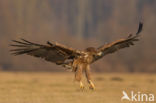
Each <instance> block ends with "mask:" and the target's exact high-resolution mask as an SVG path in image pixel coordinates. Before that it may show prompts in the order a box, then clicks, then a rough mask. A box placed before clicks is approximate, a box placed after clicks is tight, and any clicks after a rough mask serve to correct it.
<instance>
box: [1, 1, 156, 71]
mask: <svg viewBox="0 0 156 103" xmlns="http://www.w3.org/2000/svg"><path fill="white" fill-rule="evenodd" d="M140 20H141V21H143V22H144V28H143V32H142V36H141V40H140V41H139V42H138V43H136V45H135V46H133V47H131V48H127V49H124V50H120V51H119V52H117V53H114V54H112V55H108V56H106V57H104V58H103V59H101V60H100V61H97V62H96V63H95V64H93V65H92V67H93V68H94V69H93V71H97V72H98V71H100V72H101V71H104V72H156V46H155V44H156V41H155V38H156V36H155V33H156V29H155V24H156V1H155V0H129V1H128V0H126V1H125V0H1V1H0V70H13V71H15V70H35V71H41V70H43V71H44V70H49V71H63V69H62V67H58V66H56V65H55V64H52V63H49V62H45V61H44V60H41V59H36V58H33V57H30V56H25V55H24V56H18V57H15V56H11V55H10V53H9V50H10V49H11V47H9V46H8V45H9V44H10V43H11V40H12V39H20V38H25V39H28V40H30V41H34V42H37V43H46V41H47V40H49V41H52V42H54V41H57V42H60V43H62V44H65V45H67V46H70V47H73V48H76V49H81V50H82V49H84V48H86V47H88V46H94V47H98V46H100V45H102V44H104V43H106V42H112V41H114V40H117V39H120V38H122V37H126V36H127V35H128V34H129V33H135V32H136V31H137V26H138V22H139V21H140Z"/></svg>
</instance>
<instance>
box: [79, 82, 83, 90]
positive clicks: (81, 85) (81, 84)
mask: <svg viewBox="0 0 156 103" xmlns="http://www.w3.org/2000/svg"><path fill="white" fill-rule="evenodd" d="M80 89H82V90H83V89H84V85H83V83H82V82H80Z"/></svg>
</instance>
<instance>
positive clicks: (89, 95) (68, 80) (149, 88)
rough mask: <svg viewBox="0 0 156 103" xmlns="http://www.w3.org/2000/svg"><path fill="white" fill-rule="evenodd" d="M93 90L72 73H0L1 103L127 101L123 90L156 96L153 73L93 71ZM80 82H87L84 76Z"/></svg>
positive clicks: (103, 102)
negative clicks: (75, 78) (80, 84)
mask: <svg viewBox="0 0 156 103" xmlns="http://www.w3.org/2000/svg"><path fill="white" fill-rule="evenodd" d="M93 81H94V83H95V85H96V89H95V90H94V91H92V90H89V89H88V85H87V83H85V85H86V88H85V89H84V90H80V89H79V84H78V83H77V82H75V81H74V75H73V73H47V72H37V73H35V72H0V103H122V102H123V103H130V102H129V101H126V100H125V101H121V97H122V96H123V95H122V91H123V90H124V91H126V92H127V93H130V91H134V92H136V93H137V92H141V93H153V94H155V95H156V75H155V74H119V73H101V74H97V73H93ZM83 82H86V80H85V79H84V80H83Z"/></svg>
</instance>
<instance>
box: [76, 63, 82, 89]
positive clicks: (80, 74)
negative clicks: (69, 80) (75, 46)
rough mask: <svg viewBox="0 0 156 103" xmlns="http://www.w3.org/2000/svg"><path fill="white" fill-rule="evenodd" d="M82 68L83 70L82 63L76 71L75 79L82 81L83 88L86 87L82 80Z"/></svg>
mask: <svg viewBox="0 0 156 103" xmlns="http://www.w3.org/2000/svg"><path fill="white" fill-rule="evenodd" d="M82 70H83V67H82V65H79V66H78V68H77V69H76V71H75V80H76V81H78V82H79V83H80V88H81V89H84V85H83V83H82V81H81V78H82Z"/></svg>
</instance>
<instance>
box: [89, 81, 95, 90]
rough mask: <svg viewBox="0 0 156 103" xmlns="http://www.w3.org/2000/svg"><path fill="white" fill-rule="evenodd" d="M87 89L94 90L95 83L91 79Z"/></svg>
mask: <svg viewBox="0 0 156 103" xmlns="http://www.w3.org/2000/svg"><path fill="white" fill-rule="evenodd" d="M89 89H91V90H95V85H94V84H93V82H92V81H91V80H89Z"/></svg>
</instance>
